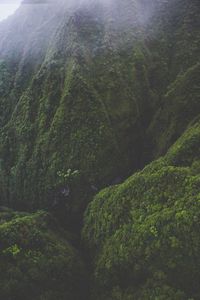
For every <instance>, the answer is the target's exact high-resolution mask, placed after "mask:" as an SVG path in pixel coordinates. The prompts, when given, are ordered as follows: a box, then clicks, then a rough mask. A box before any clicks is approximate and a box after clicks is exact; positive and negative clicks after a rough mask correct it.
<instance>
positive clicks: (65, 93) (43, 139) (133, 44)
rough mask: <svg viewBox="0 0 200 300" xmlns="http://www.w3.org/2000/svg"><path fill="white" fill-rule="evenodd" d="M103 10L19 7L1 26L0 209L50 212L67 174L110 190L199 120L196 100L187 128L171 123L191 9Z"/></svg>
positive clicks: (192, 39) (179, 5) (193, 44)
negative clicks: (47, 209) (194, 119)
mask: <svg viewBox="0 0 200 300" xmlns="http://www.w3.org/2000/svg"><path fill="white" fill-rule="evenodd" d="M106 3H107V4H106ZM106 3H104V2H103V3H101V2H98V1H93V2H87V3H85V2H84V1H83V2H82V3H79V5H78V4H77V5H74V6H70V3H68V5H66V3H65V2H62V1H61V2H58V3H56V5H55V3H54V2H52V1H50V2H48V1H47V2H45V3H43V4H40V5H39V4H34V3H29V4H28V3H27V2H26V1H25V2H24V3H23V5H22V7H21V8H20V9H19V10H18V11H17V13H16V15H14V16H13V17H11V18H10V19H8V20H7V21H5V22H3V23H2V24H1V26H0V36H1V39H0V40H1V44H0V57H1V67H0V68H1V78H2V79H1V90H0V93H1V116H0V117H1V119H0V120H1V134H0V137H1V149H0V153H1V154H0V156H1V170H2V171H1V174H2V176H1V182H2V184H1V186H2V193H1V202H2V203H4V204H6V205H12V206H13V205H14V206H15V207H17V208H21V207H23V208H24V207H26V208H28V209H29V208H33V207H34V208H37V207H46V206H48V201H49V200H48V199H49V193H50V191H51V188H52V186H55V185H56V184H57V182H58V176H57V172H59V171H67V170H68V169H69V168H71V169H73V170H76V169H78V170H79V171H80V172H81V173H82V174H83V177H84V178H87V181H88V186H89V185H95V186H98V187H102V186H105V185H109V184H110V183H112V182H113V180H114V178H115V177H116V174H117V176H118V177H122V178H124V177H125V176H127V175H128V174H131V172H133V171H134V170H136V169H138V168H141V167H143V166H144V164H145V163H146V161H149V160H150V159H152V158H153V157H155V155H156V156H158V155H160V154H161V153H163V152H164V151H166V149H167V148H168V147H169V145H170V144H171V143H172V142H174V140H175V138H177V137H178V136H179V135H180V134H181V132H182V131H183V130H184V129H185V127H186V126H187V123H188V122H189V121H190V120H191V118H192V117H194V116H195V115H197V114H198V102H199V101H198V100H197V98H195V99H196V100H195V99H194V101H195V102H196V106H195V107H194V110H193V112H192V113H191V117H190V116H188V117H187V119H188V120H187V122H185V123H184V124H179V123H181V122H182V121H180V122H179V123H177V124H174V121H173V120H171V121H170V120H168V119H169V118H172V119H173V116H171V110H173V109H174V108H173V105H176V106H179V103H178V102H176V104H172V103H171V102H173V99H171V95H172V93H173V92H176V86H175V85H176V82H177V85H178V84H179V77H178V78H177V76H182V77H184V76H188V84H190V74H191V73H192V72H193V71H192V70H193V69H192V70H190V71H188V68H191V67H192V68H194V65H195V63H196V62H197V56H198V55H199V53H198V51H197V50H198V49H199V48H198V46H199V44H198V43H199V32H197V30H196V27H197V23H198V13H197V10H198V3H197V2H195V1H191V2H190V4H188V2H185V1H175V3H174V2H173V4H172V3H171V1H169V2H168V1H167V2H166V1H163V2H162V1H161V2H160V3H159V4H157V3H156V2H155V1H151V2H146V1H144V2H143V1H142V2H141V1H139V2H137V1H125V2H123V4H122V3H121V1H115V2H114V3H112V1H110V2H106ZM69 6H70V7H69ZM144 11H145V14H144V13H143V12H144ZM193 28H194V29H193ZM11 29H12V30H11ZM22 32H23V34H22ZM186 39H187V40H188V41H186ZM186 42H187V44H188V45H189V49H188V47H185V46H184V43H186ZM184 57H187V60H186V59H184ZM186 72H187V74H186ZM194 72H195V71H194ZM180 74H181V75H180ZM192 84H193V83H192ZM177 88H178V87H177ZM192 88H193V87H190V89H192ZM194 89H195V87H194ZM172 90H173V91H172ZM170 93H171V94H170ZM177 93H179V94H180V95H177V97H179V98H181V97H182V95H181V93H182V89H181V88H180V89H179V91H177ZM190 95H191V93H190ZM166 97H167V99H168V100H167V101H166V99H165V98H166ZM172 97H174V95H172ZM183 97H185V93H183ZM178 101H179V102H181V101H182V100H178ZM185 101H187V100H185ZM188 103H190V102H188ZM180 105H181V104H180ZM177 109H178V110H179V108H178V107H177ZM191 109H192V108H191ZM161 111H163V112H161ZM167 115H170V117H166V116H167ZM165 118H167V120H165ZM175 118H176V117H175ZM177 122H178V120H177ZM162 123H163V124H162ZM167 123H168V124H167ZM182 123H183V122H182ZM160 124H161V125H162V126H160ZM172 126H174V130H171V132H170V134H168V130H170V128H171V127H172ZM175 126H177V130H176V128H175ZM163 128H164V129H163ZM160 129H161V130H160ZM169 135H171V136H169ZM84 185H85V184H84ZM82 195H83V194H82ZM82 195H81V197H82V198H84V197H83V196H82ZM27 199H29V201H27ZM84 201H85V200H84Z"/></svg>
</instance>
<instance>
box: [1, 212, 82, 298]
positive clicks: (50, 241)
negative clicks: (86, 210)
mask: <svg viewBox="0 0 200 300" xmlns="http://www.w3.org/2000/svg"><path fill="white" fill-rule="evenodd" d="M67 239H69V240H70V239H71V237H70V236H69V234H67V233H63V232H62V231H60V232H59V227H58V224H57V223H55V221H54V220H53V219H52V218H51V217H50V216H49V215H48V214H47V213H44V212H38V213H35V214H32V215H28V214H25V213H14V212H12V211H8V210H5V209H4V210H3V211H1V213H0V241H1V242H0V265H1V269H0V298H1V299H7V300H8V299H9V300H22V299H23V300H29V299H33V300H36V299H37V300H45V299H48V300H57V299H59V300H62V299H63V300H64V299H73V300H76V299H80V297H86V294H85V291H86V286H87V283H86V278H87V274H86V271H85V267H84V264H83V262H82V260H81V258H80V256H79V254H78V252H77V251H76V250H75V249H74V247H73V246H72V245H71V244H70V242H67Z"/></svg>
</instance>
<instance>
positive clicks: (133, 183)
mask: <svg viewBox="0 0 200 300" xmlns="http://www.w3.org/2000/svg"><path fill="white" fill-rule="evenodd" d="M199 149H200V122H199V120H198V121H196V123H195V124H193V125H192V126H191V127H189V128H188V130H187V131H186V132H185V133H184V135H183V136H182V137H181V138H180V139H179V140H178V142H177V143H175V145H174V146H173V147H172V148H170V150H169V151H168V153H167V154H166V156H165V157H163V158H161V159H159V160H157V161H154V162H153V163H151V164H150V165H148V166H147V167H145V169H144V170H143V171H141V172H138V173H136V174H135V175H133V176H132V177H130V178H129V179H128V180H126V181H125V182H124V183H123V184H120V185H118V186H112V187H109V188H107V189H105V190H103V191H101V192H100V193H99V194H98V195H97V196H96V197H95V198H94V200H93V201H92V202H91V204H90V205H89V207H88V209H87V211H86V215H85V226H84V230H83V238H84V241H85V242H86V245H87V246H88V248H89V250H90V255H91V257H94V260H93V268H94V271H93V272H94V283H95V284H96V285H95V288H94V299H199V297H200V288H199V276H200V273H199V264H200V261H199V255H198V253H199V247H200V239H199V218H200V215H199V212H200V160H199V157H200V152H199ZM99 295H100V296H99Z"/></svg>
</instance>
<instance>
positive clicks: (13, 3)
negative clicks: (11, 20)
mask: <svg viewBox="0 0 200 300" xmlns="http://www.w3.org/2000/svg"><path fill="white" fill-rule="evenodd" d="M21 1H22V0H0V21H2V20H3V19H6V18H7V17H8V16H9V15H12V14H13V13H14V12H15V10H16V9H17V8H18V7H19V5H20V2H21Z"/></svg>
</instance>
